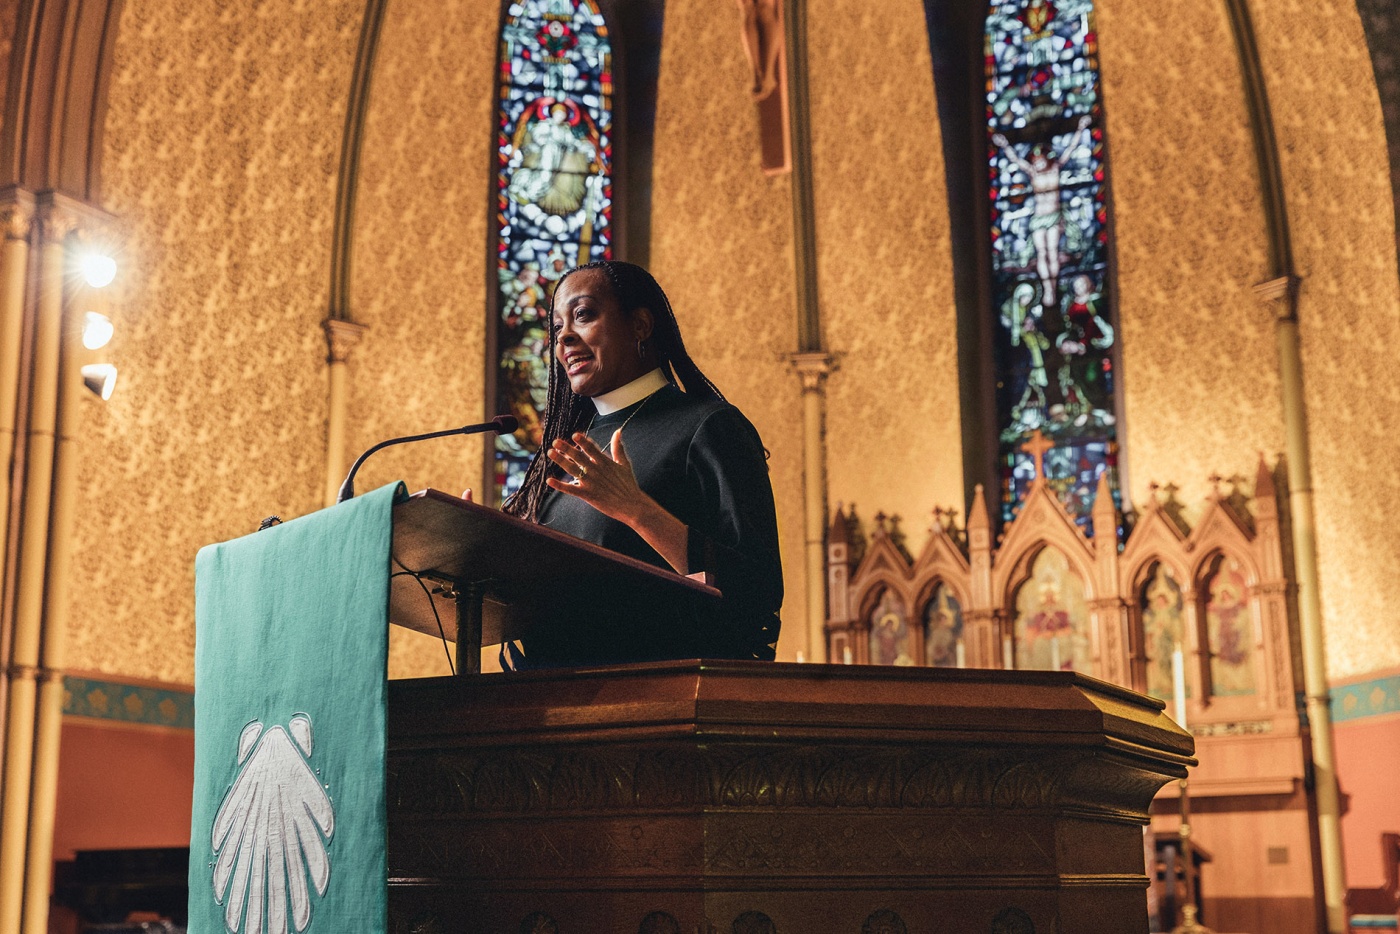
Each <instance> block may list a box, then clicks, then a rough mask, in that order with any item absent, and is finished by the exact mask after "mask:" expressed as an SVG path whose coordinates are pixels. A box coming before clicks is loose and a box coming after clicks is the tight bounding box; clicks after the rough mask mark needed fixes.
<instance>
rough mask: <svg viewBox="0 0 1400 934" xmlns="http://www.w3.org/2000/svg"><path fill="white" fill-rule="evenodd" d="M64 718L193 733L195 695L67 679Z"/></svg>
mask: <svg viewBox="0 0 1400 934" xmlns="http://www.w3.org/2000/svg"><path fill="white" fill-rule="evenodd" d="M63 714H64V716H67V717H86V718H88V719H90V720H115V721H117V722H119V723H139V724H142V725H144V726H166V727H172V728H174V729H177V730H193V729H194V692H192V691H179V690H171V689H167V688H150V687H142V686H140V685H136V684H122V683H120V682H117V681H97V680H95V679H92V678H76V677H72V676H64V678H63Z"/></svg>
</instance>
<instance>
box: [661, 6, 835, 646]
mask: <svg viewBox="0 0 1400 934" xmlns="http://www.w3.org/2000/svg"><path fill="white" fill-rule="evenodd" d="M749 82H750V78H749V69H748V63H747V61H746V59H745V58H744V50H743V46H742V45H741V44H740V41H739V14H738V11H737V10H735V9H733V8H731V7H719V6H716V5H715V4H712V3H706V2H701V0H675V2H670V3H667V5H666V24H665V36H664V38H663V40H662V51H661V75H660V78H659V83H658V87H657V108H656V149H655V154H654V162H653V190H652V247H651V264H652V271H653V272H654V273H655V274H656V277H657V279H658V281H660V283H661V285H662V287H663V288H664V289H665V290H666V292H667V294H668V296H669V297H670V299H671V303H672V305H673V306H674V307H675V310H676V317H677V319H678V320H679V321H680V326H681V332H682V334H684V336H685V342H686V346H687V348H688V349H689V350H690V352H691V355H692V356H693V357H694V358H695V360H696V362H697V363H698V364H699V365H700V368H701V369H702V370H704V371H705V373H706V374H707V375H708V376H709V377H710V378H711V379H712V380H713V381H714V382H715V384H716V385H718V386H719V388H720V390H721V391H722V392H723V393H724V394H725V395H726V396H727V397H728V399H729V400H730V401H731V402H733V403H734V404H735V405H737V406H738V407H739V408H740V409H741V410H742V411H743V412H744V414H745V415H747V416H748V418H749V420H750V421H752V422H753V423H754V425H755V426H756V427H757V428H758V431H759V434H760V435H761V436H762V437H763V442H764V444H765V445H766V446H767V448H768V450H769V451H770V452H771V453H772V458H771V459H770V460H769V462H768V467H769V472H770V475H771V479H772V481H773V491H774V494H775V495H776V498H777V506H778V525H779V533H780V535H781V542H782V550H783V572H784V582H785V584H786V588H787V597H786V599H785V601H784V603H783V637H782V639H781V641H780V643H779V648H778V651H779V657H786V658H792V657H793V655H794V654H795V653H796V652H797V651H798V650H799V649H800V650H802V651H804V652H806V653H807V655H808V657H811V650H810V648H809V647H808V646H807V644H806V633H805V624H804V618H805V617H804V613H805V601H804V596H803V583H802V436H801V430H802V428H801V398H800V396H801V387H800V383H799V382H798V379H797V377H796V376H794V375H792V374H791V373H789V371H788V370H787V366H786V364H785V362H784V360H785V355H786V354H790V353H792V352H793V351H795V350H796V349H797V318H796V310H795V305H794V300H793V294H792V281H793V280H792V276H793V272H792V210H791V200H790V197H789V190H788V178H787V176H778V177H771V178H770V177H768V176H765V175H764V174H763V171H762V169H761V168H760V166H759V137H758V117H757V111H756V109H755V107H754V105H753V103H752V102H751V101H750V99H749V96H748V94H749Z"/></svg>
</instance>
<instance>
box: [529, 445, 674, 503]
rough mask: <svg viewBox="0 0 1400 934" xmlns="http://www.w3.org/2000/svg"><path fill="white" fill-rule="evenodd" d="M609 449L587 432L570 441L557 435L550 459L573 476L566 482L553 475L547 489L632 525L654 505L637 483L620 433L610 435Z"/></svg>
mask: <svg viewBox="0 0 1400 934" xmlns="http://www.w3.org/2000/svg"><path fill="white" fill-rule="evenodd" d="M610 447H611V449H612V450H611V452H608V451H604V450H603V449H602V448H600V447H599V446H598V445H597V443H596V442H594V440H593V439H592V438H590V437H588V435H586V434H584V433H583V432H581V431H576V432H574V437H573V443H570V442H568V441H565V440H564V439H563V438H559V439H557V440H556V441H555V442H554V446H553V447H552V448H550V450H549V452H548V453H549V459H550V460H552V461H554V463H556V464H558V465H559V467H560V468H561V469H563V471H564V472H565V473H566V474H568V475H569V476H571V477H573V478H574V481H573V482H572V483H566V482H565V481H563V480H560V479H558V478H556V477H550V478H548V479H547V480H546V481H545V482H546V483H548V484H549V486H550V488H552V489H555V490H558V491H559V492H561V493H567V494H569V495H570V496H577V497H578V498H579V499H581V500H583V501H584V502H585V503H588V504H589V505H590V506H592V507H593V508H594V509H596V510H598V511H599V512H601V513H602V514H603V515H605V516H609V517H611V518H613V519H616V520H617V521H618V522H621V523H624V524H626V525H634V523H635V522H636V521H637V519H638V518H640V516H641V515H642V514H643V513H645V512H646V511H647V507H648V506H651V505H655V503H654V501H653V500H652V499H651V497H650V496H647V495H646V494H645V493H643V492H642V490H641V487H639V486H638V485H637V476H636V474H635V473H633V472H632V461H631V460H630V459H629V458H628V457H627V451H626V450H625V449H624V448H623V446H622V432H621V431H615V432H613V436H612V444H611V445H610Z"/></svg>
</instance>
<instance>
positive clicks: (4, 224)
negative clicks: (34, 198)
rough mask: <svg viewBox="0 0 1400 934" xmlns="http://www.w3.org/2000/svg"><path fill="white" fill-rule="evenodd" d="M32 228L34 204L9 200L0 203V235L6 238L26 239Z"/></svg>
mask: <svg viewBox="0 0 1400 934" xmlns="http://www.w3.org/2000/svg"><path fill="white" fill-rule="evenodd" d="M33 230H34V206H33V205H32V204H22V203H19V202H11V203H9V204H3V205H0V235H3V236H4V238H5V239H6V240H28V239H29V234H30V233H31V232H32V231H33Z"/></svg>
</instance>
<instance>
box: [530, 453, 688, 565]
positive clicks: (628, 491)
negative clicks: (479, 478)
mask: <svg viewBox="0 0 1400 934" xmlns="http://www.w3.org/2000/svg"><path fill="white" fill-rule="evenodd" d="M609 447H610V448H611V451H610V452H609V451H604V450H603V449H602V448H600V447H598V445H597V444H596V443H595V442H594V441H593V439H592V438H590V437H588V435H586V434H584V433H583V432H581V431H576V432H574V437H573V442H572V443H570V442H568V441H565V440H564V439H563V438H559V439H558V440H556V441H555V442H554V445H553V446H552V447H551V448H550V449H549V451H548V452H547V454H548V456H549V459H550V460H552V461H553V462H554V463H556V464H558V465H559V467H560V468H561V469H562V470H563V471H564V472H565V473H566V474H568V475H569V476H571V477H573V478H574V481H573V482H572V483H566V482H564V481H563V480H560V479H559V478H558V477H548V478H546V480H545V483H547V484H549V487H550V489H553V490H558V491H559V492H560V493H567V494H568V495H570V496H577V497H578V498H579V499H581V500H583V501H584V502H585V503H588V504H589V505H590V506H592V507H593V508H594V509H596V510H598V511H599V512H601V513H602V514H603V515H605V516H608V517H609V518H612V519H616V520H617V521H618V522H621V523H622V524H624V525H626V526H629V527H630V528H631V529H632V530H633V531H635V532H636V533H637V534H638V535H640V536H641V537H642V539H643V540H644V541H645V542H646V543H647V544H648V545H651V547H653V548H655V549H656V551H657V553H658V554H660V555H661V557H663V558H665V559H666V563H667V564H669V565H671V567H673V568H675V569H676V571H677V573H680V574H686V573H689V570H690V569H689V568H688V567H687V563H688V560H689V559H688V554H687V548H688V545H687V543H688V534H689V533H688V531H687V529H686V527H685V524H684V523H683V522H681V521H680V520H679V519H677V518H676V517H675V516H673V515H671V514H670V513H669V512H667V511H666V510H665V509H663V508H661V504H659V503H658V502H657V501H656V500H654V499H652V498H651V497H650V496H648V495H647V494H646V493H644V492H642V488H641V487H640V486H638V485H637V475H636V474H635V473H633V471H632V461H631V460H630V459H629V458H628V457H627V451H626V450H624V449H623V447H622V429H620V428H619V429H618V430H617V431H615V432H613V436H612V443H611V444H610V445H609Z"/></svg>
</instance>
